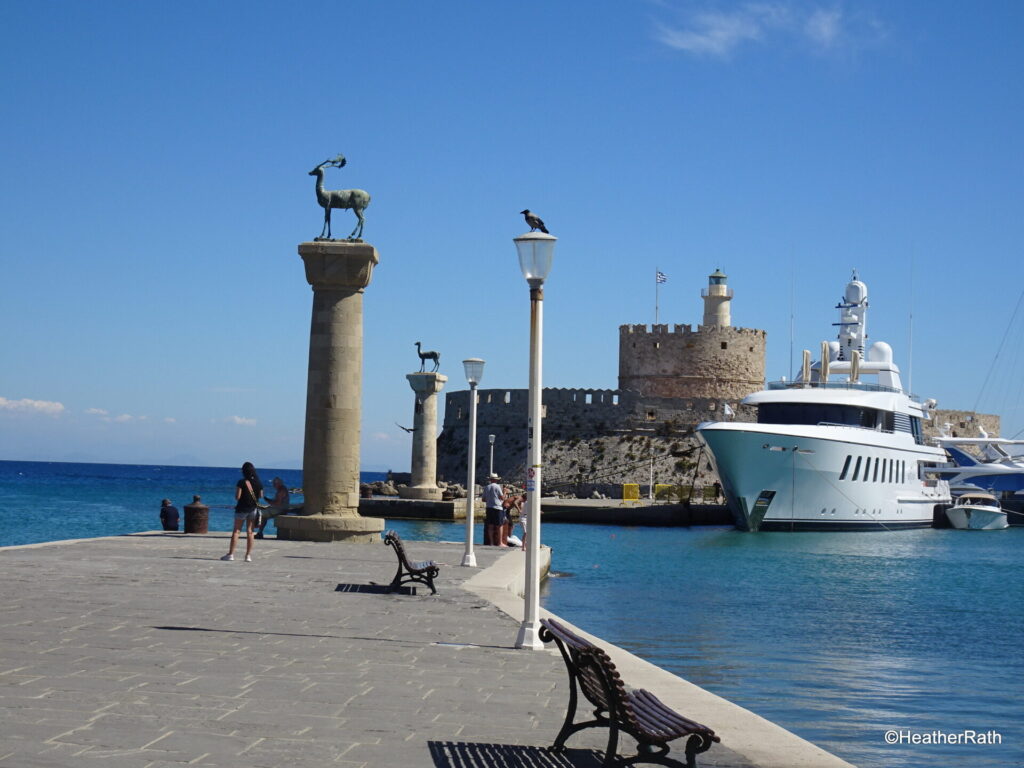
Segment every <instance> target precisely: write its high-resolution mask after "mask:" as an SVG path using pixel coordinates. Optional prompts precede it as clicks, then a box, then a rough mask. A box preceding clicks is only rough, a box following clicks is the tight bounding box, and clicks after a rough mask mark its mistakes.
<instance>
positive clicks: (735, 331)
mask: <svg viewBox="0 0 1024 768" xmlns="http://www.w3.org/2000/svg"><path fill="white" fill-rule="evenodd" d="M765 342H766V333H765V331H762V330H758V329H754V328H733V327H721V326H699V327H698V328H697V330H696V331H695V330H693V328H692V327H691V326H689V325H671V326H670V325H652V326H647V325H622V326H619V389H620V390H631V391H634V392H638V393H640V394H641V395H646V396H650V397H697V398H718V399H740V398H743V397H746V396H747V395H749V394H750V393H751V392H756V391H757V390H759V389H761V387H762V386H763V385H764V371H765Z"/></svg>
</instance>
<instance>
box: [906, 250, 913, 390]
mask: <svg viewBox="0 0 1024 768" xmlns="http://www.w3.org/2000/svg"><path fill="white" fill-rule="evenodd" d="M908 322H909V325H910V328H909V329H908V331H907V334H908V337H909V338H908V339H907V392H913V391H914V253H913V251H911V253H910V318H909V319H908Z"/></svg>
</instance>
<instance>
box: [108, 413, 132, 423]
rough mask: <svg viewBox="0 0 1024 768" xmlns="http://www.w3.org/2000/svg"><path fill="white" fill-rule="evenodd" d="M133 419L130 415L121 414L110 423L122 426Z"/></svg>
mask: <svg viewBox="0 0 1024 768" xmlns="http://www.w3.org/2000/svg"><path fill="white" fill-rule="evenodd" d="M133 418H134V417H133V416H132V415H131V414H130V413H122V414H121V415H120V416H115V417H114V418H113V419H111V421H116V422H118V423H119V424H123V423H125V422H126V421H131V420H132V419H133Z"/></svg>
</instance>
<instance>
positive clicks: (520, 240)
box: [515, 232, 557, 650]
mask: <svg viewBox="0 0 1024 768" xmlns="http://www.w3.org/2000/svg"><path fill="white" fill-rule="evenodd" d="M556 240H557V238H555V237H552V236H551V235H547V234H544V233H543V232H529V233H527V234H525V235H520V236H519V237H517V238H515V244H516V250H517V251H519V268H520V269H522V271H523V277H525V278H526V282H527V283H529V285H530V416H529V428H530V431H529V438H528V439H529V452H528V456H527V462H526V464H527V469H526V514H527V527H528V530H527V531H526V589H525V590H524V605H523V623H522V624H520V625H519V634H518V635H517V636H516V648H528V649H530V650H540V649H542V648H543V647H544V643H543V642H541V639H540V492H541V466H540V457H541V439H540V431H541V430H540V428H541V349H542V342H543V335H544V334H543V330H544V281H545V280H546V279H547V276H548V272H550V271H551V262H552V261H553V260H554V256H555V241H556Z"/></svg>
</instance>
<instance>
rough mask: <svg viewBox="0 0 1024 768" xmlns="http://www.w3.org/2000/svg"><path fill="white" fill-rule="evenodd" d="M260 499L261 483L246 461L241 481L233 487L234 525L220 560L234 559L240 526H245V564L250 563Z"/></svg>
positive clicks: (261, 494) (261, 492) (251, 466)
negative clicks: (226, 547) (225, 552)
mask: <svg viewBox="0 0 1024 768" xmlns="http://www.w3.org/2000/svg"><path fill="white" fill-rule="evenodd" d="M262 497H263V483H261V482H260V476H259V475H258V474H256V467H254V466H253V465H252V462H249V461H247V462H245V464H243V465H242V479H241V480H239V481H238V484H237V485H236V486H235V525H234V527H233V528H232V530H231V543H230V544H229V545H228V553H227V554H226V555H224V557H222V558H221V560H234V559H235V547H236V546H237V545H238V534H239V532H240V531H241V530H242V526H245V562H247V563H251V562H252V546H253V532H254V530H255V525H256V515H257V513H258V511H259V509H258V508H259V506H260V504H259V501H260V499H261V498H262Z"/></svg>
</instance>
